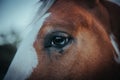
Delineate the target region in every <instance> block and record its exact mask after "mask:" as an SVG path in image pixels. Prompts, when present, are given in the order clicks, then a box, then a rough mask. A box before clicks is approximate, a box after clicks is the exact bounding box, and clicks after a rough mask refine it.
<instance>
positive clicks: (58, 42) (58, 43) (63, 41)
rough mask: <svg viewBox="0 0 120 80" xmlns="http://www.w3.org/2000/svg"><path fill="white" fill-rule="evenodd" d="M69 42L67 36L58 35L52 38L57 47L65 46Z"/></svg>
mask: <svg viewBox="0 0 120 80" xmlns="http://www.w3.org/2000/svg"><path fill="white" fill-rule="evenodd" d="M67 42H68V38H67V37H62V36H56V37H54V38H53V40H52V45H53V46H55V47H64V46H65V45H66V44H67Z"/></svg>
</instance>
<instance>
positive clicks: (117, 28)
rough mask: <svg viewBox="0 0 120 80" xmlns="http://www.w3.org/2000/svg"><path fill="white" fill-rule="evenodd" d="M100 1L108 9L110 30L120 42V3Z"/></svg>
mask: <svg viewBox="0 0 120 80" xmlns="http://www.w3.org/2000/svg"><path fill="white" fill-rule="evenodd" d="M101 3H102V4H103V6H104V7H106V9H107V10H108V13H109V16H110V22H111V32H112V33H113V34H114V35H115V36H116V38H117V40H118V41H119V42H120V5H117V4H115V3H113V2H110V1H107V0H102V1H101Z"/></svg>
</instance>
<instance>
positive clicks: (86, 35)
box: [4, 0, 120, 80]
mask: <svg viewBox="0 0 120 80" xmlns="http://www.w3.org/2000/svg"><path fill="white" fill-rule="evenodd" d="M41 1H43V0H41ZM41 1H40V2H41ZM43 2H45V3H44V4H43V6H42V8H43V7H44V8H45V9H42V8H40V9H39V10H38V13H37V16H35V18H34V19H33V20H32V23H31V24H30V25H29V27H31V28H30V31H28V33H27V35H26V36H25V38H24V40H23V41H22V42H21V44H20V46H19V48H18V50H17V52H16V54H15V57H14V59H13V61H12V63H11V64H10V67H9V69H8V71H7V73H6V75H5V77H4V80H26V79H27V80H119V79H120V27H119V26H120V23H119V21H120V16H119V14H120V6H119V5H117V4H115V3H113V2H110V1H107V0H89V1H88V0H46V1H43ZM48 3H49V4H50V5H48ZM40 12H41V14H40ZM26 30H29V29H26Z"/></svg>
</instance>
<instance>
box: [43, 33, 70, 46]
mask: <svg viewBox="0 0 120 80" xmlns="http://www.w3.org/2000/svg"><path fill="white" fill-rule="evenodd" d="M71 40H72V38H71V36H70V35H69V34H67V33H64V32H54V33H51V34H49V35H48V36H47V37H46V39H45V43H44V45H45V48H49V47H54V48H63V47H65V46H66V45H68V44H69V43H70V42H71Z"/></svg>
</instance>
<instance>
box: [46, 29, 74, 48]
mask: <svg viewBox="0 0 120 80" xmlns="http://www.w3.org/2000/svg"><path fill="white" fill-rule="evenodd" d="M55 36H61V37H62V36H63V37H66V38H68V42H67V43H66V44H65V45H67V44H68V43H69V42H70V41H71V40H72V37H71V36H70V35H69V34H68V33H66V32H62V31H57V32H52V33H50V34H48V35H47V36H46V37H45V39H44V47H45V48H50V47H52V45H51V41H52V39H53V37H55Z"/></svg>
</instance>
